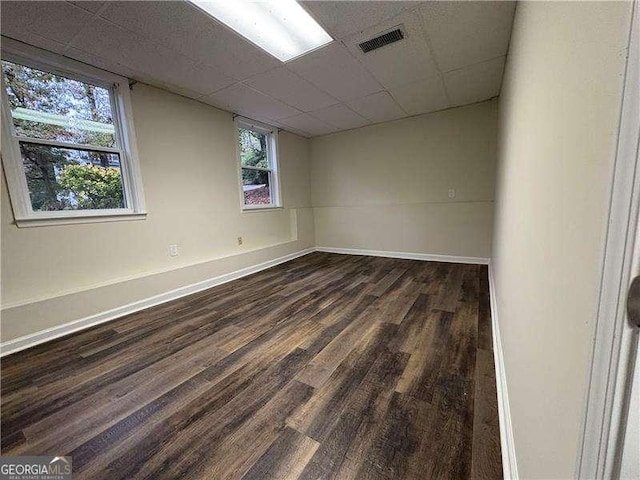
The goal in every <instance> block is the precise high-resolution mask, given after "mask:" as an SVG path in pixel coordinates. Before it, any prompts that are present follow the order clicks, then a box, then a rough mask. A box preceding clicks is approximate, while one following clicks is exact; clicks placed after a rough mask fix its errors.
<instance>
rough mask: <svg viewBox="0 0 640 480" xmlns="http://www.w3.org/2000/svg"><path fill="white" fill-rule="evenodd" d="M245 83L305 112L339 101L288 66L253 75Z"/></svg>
mask: <svg viewBox="0 0 640 480" xmlns="http://www.w3.org/2000/svg"><path fill="white" fill-rule="evenodd" d="M245 83H246V84H247V85H250V86H252V87H253V88H255V89H256V90H259V91H261V92H263V93H266V94H268V95H270V96H272V97H274V98H277V99H279V100H282V101H283V102H285V103H287V104H288V105H291V106H293V107H296V108H298V109H300V110H302V111H303V112H308V111H309V110H316V109H318V108H323V107H327V106H329V105H335V104H336V103H338V100H336V99H334V98H333V97H331V96H329V95H327V94H326V93H324V92H323V91H322V90H320V89H318V88H317V87H316V86H314V85H313V84H311V83H309V82H307V81H306V80H304V79H303V78H301V77H299V76H298V75H296V74H295V73H293V72H291V71H290V70H287V68H286V67H278V68H275V69H273V70H270V71H268V72H265V73H261V74H259V75H256V76H255V77H251V78H250V79H248V80H247V81H245Z"/></svg>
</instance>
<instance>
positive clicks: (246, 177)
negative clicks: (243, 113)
mask: <svg viewBox="0 0 640 480" xmlns="http://www.w3.org/2000/svg"><path fill="white" fill-rule="evenodd" d="M236 126H237V128H238V154H239V157H240V159H239V162H240V184H241V186H242V205H243V208H244V209H246V210H250V209H259V208H273V207H279V206H280V196H279V191H278V169H277V135H278V132H277V129H275V128H273V127H269V126H268V125H264V124H260V123H258V122H254V121H252V120H247V119H242V118H239V117H238V118H236Z"/></svg>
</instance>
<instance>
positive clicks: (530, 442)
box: [492, 2, 631, 478]
mask: <svg viewBox="0 0 640 480" xmlns="http://www.w3.org/2000/svg"><path fill="white" fill-rule="evenodd" d="M630 7H631V6H630V4H629V3H615V2H606V3H586V2H585V3H583V2H575V3H571V2H569V3H561V2H523V3H519V4H518V8H517V11H516V18H515V24H514V29H513V34H512V39H511V46H510V49H509V57H508V61H507V69H506V75H505V78H504V81H503V89H502V94H501V98H500V107H499V110H500V141H499V149H498V150H499V167H498V175H497V176H498V178H497V189H496V214H495V231H494V244H493V258H492V269H493V273H494V276H495V286H496V296H497V304H498V313H499V315H498V317H499V322H500V331H501V332H500V333H501V336H502V345H503V349H504V363H505V370H506V376H507V385H508V392H509V401H510V408H511V420H512V423H513V431H514V437H515V449H516V454H517V461H518V468H519V473H520V478H572V477H573V475H574V469H575V464H576V454H577V451H578V442H579V435H580V423H581V419H582V416H583V413H584V398H585V381H586V378H587V368H588V361H589V355H590V349H591V346H592V338H593V334H594V332H593V320H594V316H595V311H596V299H597V289H598V282H599V279H600V266H601V262H602V253H603V238H604V231H605V223H606V218H607V211H608V204H609V197H608V196H609V186H610V178H611V171H612V162H613V159H614V149H615V142H616V132H617V126H618V115H619V110H620V102H621V87H622V81H623V72H624V67H625V60H624V56H625V53H626V52H625V49H626V46H627V39H628V32H629V24H630Z"/></svg>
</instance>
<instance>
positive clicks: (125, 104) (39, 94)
mask: <svg viewBox="0 0 640 480" xmlns="http://www.w3.org/2000/svg"><path fill="white" fill-rule="evenodd" d="M4 47H5V45H3V52H2V107H3V108H2V110H3V112H2V113H3V129H4V130H3V135H5V138H9V139H10V142H7V143H8V145H7V148H6V150H5V149H3V154H4V155H3V161H4V162H5V169H6V173H7V182H8V186H9V193H10V195H11V203H12V207H13V209H14V216H15V219H16V223H17V224H18V226H31V225H42V224H50V223H56V222H57V223H77V222H86V221H96V220H98V219H103V220H114V219H122V217H123V216H137V217H138V218H140V217H141V216H143V215H144V200H143V196H142V185H141V181H140V173H139V167H138V164H137V156H136V154H135V149H134V146H133V145H134V143H133V142H134V138H133V137H134V132H133V126H132V122H131V120H130V100H129V90H128V82H127V80H126V79H123V78H121V77H116V76H114V75H111V74H108V73H106V72H101V71H99V70H97V69H93V68H91V67H87V66H84V65H81V66H78V65H76V64H75V62H73V63H69V61H67V60H66V59H62V60H61V61H62V62H64V63H63V64H60V63H58V62H55V63H54V62H51V61H50V62H47V61H46V60H45V61H42V59H39V58H32V57H28V56H24V55H21V54H20V53H18V54H12V53H11V51H8V52H5V51H4ZM34 50H37V49H34ZM21 53H23V52H21ZM47 58H48V60H52V59H53V58H54V57H53V56H52V55H47ZM69 65H71V67H72V68H71V69H69V70H65V67H66V66H69ZM127 116H128V117H129V119H128V121H127ZM3 146H4V145H3Z"/></svg>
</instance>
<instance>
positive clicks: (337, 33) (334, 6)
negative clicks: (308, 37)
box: [302, 1, 420, 38]
mask: <svg viewBox="0 0 640 480" xmlns="http://www.w3.org/2000/svg"><path fill="white" fill-rule="evenodd" d="M419 3H420V2H399V1H390V2H379V1H366V2H363V1H340V2H336V1H307V2H302V4H303V5H304V7H305V8H306V9H307V10H308V11H309V13H311V15H312V16H313V18H315V19H316V20H317V21H318V22H319V23H320V24H321V25H322V26H323V27H324V28H325V29H326V30H327V31H328V32H329V33H330V34H331V35H332V36H333V38H343V37H345V36H347V35H349V34H351V33H355V32H358V31H360V30H364V29H366V28H368V27H371V26H373V25H375V24H377V23H380V22H382V21H384V20H386V19H388V18H391V17H394V16H396V15H398V14H399V13H401V12H402V11H404V10H407V9H409V8H414V7H415V6H416V5H418V4H419Z"/></svg>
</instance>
